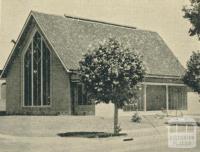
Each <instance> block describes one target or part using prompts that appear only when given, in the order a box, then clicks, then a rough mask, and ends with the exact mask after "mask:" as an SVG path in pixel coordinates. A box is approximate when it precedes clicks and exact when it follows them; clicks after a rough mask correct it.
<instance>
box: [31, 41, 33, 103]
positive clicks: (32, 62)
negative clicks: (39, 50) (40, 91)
mask: <svg viewBox="0 0 200 152" xmlns="http://www.w3.org/2000/svg"><path fill="white" fill-rule="evenodd" d="M31 64H32V65H31V75H32V77H31V79H32V80H31V83H32V85H31V87H32V90H31V96H32V98H31V100H32V103H31V106H33V101H34V94H33V89H34V86H33V85H34V84H33V79H34V74H33V69H34V68H33V65H34V64H33V39H32V40H31Z"/></svg>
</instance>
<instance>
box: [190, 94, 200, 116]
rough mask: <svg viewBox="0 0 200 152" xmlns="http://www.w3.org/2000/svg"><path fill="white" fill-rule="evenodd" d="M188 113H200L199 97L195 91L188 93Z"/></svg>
mask: <svg viewBox="0 0 200 152" xmlns="http://www.w3.org/2000/svg"><path fill="white" fill-rule="evenodd" d="M188 114H200V98H199V96H198V94H197V93H194V92H189V93H188Z"/></svg>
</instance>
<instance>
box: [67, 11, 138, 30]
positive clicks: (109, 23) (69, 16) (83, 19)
mask: <svg viewBox="0 0 200 152" xmlns="http://www.w3.org/2000/svg"><path fill="white" fill-rule="evenodd" d="M64 17H66V18H71V19H75V20H81V21H89V22H95V23H101V24H107V25H113V26H119V27H125V28H131V29H137V28H136V27H134V26H129V25H122V24H117V23H111V22H107V21H99V20H95V19H89V18H84V17H78V16H71V15H66V14H64Z"/></svg>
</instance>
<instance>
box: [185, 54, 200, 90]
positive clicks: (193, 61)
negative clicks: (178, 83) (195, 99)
mask: <svg viewBox="0 0 200 152" xmlns="http://www.w3.org/2000/svg"><path fill="white" fill-rule="evenodd" d="M183 81H184V83H185V84H187V85H188V86H189V87H191V88H192V89H193V90H194V91H195V92H198V94H200V52H199V51H197V52H193V54H192V55H191V57H190V60H189V61H188V63H187V71H186V73H185V75H184V77H183Z"/></svg>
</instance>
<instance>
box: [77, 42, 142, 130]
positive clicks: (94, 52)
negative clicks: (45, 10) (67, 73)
mask: <svg viewBox="0 0 200 152" xmlns="http://www.w3.org/2000/svg"><path fill="white" fill-rule="evenodd" d="M144 72H145V68H144V65H143V62H142V60H141V56H140V55H139V54H138V53H136V52H135V50H134V49H130V48H128V47H125V46H124V44H122V43H120V42H119V41H118V40H117V39H115V38H108V39H106V40H104V41H103V42H100V43H98V44H97V45H96V46H93V47H91V48H90V49H89V50H88V53H86V54H85V55H84V56H83V58H82V60H81V61H80V75H81V81H82V83H83V84H84V86H85V88H86V91H87V92H88V94H89V96H90V99H94V100H96V103H100V102H104V103H110V102H111V103H113V104H114V134H117V133H118V131H117V129H118V108H122V107H123V106H124V105H125V104H127V103H128V102H129V101H130V100H131V98H132V97H133V96H134V93H133V90H134V89H135V88H136V85H137V83H138V82H140V81H142V79H143V77H144Z"/></svg>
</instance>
